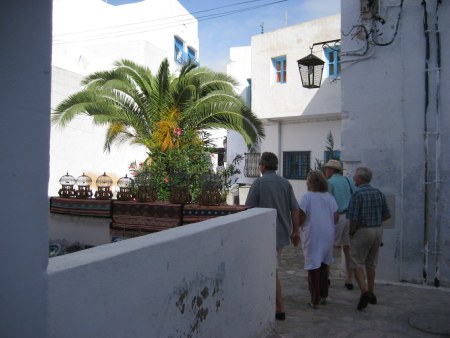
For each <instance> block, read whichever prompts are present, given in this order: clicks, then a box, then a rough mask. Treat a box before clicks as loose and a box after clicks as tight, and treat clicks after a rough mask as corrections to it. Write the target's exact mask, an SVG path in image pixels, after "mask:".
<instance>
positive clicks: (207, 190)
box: [198, 173, 223, 205]
mask: <svg viewBox="0 0 450 338" xmlns="http://www.w3.org/2000/svg"><path fill="white" fill-rule="evenodd" d="M222 190H223V180H222V178H221V177H220V175H218V174H215V173H209V174H206V175H203V176H202V183H201V191H200V194H199V198H198V203H199V204H200V205H219V204H220V203H221V202H222V196H221V195H222V194H221V193H222Z"/></svg>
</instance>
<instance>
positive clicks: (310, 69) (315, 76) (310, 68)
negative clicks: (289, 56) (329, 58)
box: [297, 48, 325, 89]
mask: <svg viewBox="0 0 450 338" xmlns="http://www.w3.org/2000/svg"><path fill="white" fill-rule="evenodd" d="M297 63H298V71H299V72H300V77H301V79H302V86H303V87H304V88H309V89H310V88H319V87H320V84H321V82H322V72H323V65H324V64H325V62H323V61H322V60H321V59H319V58H318V57H317V56H315V55H313V53H312V48H311V54H309V55H308V56H305V57H304V58H302V59H300V60H298V61H297Z"/></svg>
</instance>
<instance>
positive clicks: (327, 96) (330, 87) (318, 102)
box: [303, 79, 341, 116]
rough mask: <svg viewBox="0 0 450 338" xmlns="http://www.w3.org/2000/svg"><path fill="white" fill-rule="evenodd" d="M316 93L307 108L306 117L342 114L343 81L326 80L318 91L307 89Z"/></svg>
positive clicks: (304, 113)
mask: <svg viewBox="0 0 450 338" xmlns="http://www.w3.org/2000/svg"><path fill="white" fill-rule="evenodd" d="M305 90H313V91H315V94H314V96H313V97H312V99H311V101H310V102H309V103H308V105H307V106H306V108H305V110H304V112H303V116H305V115H323V114H332V113H340V112H341V80H340V79H325V80H324V81H323V82H322V85H321V86H320V88H318V89H305Z"/></svg>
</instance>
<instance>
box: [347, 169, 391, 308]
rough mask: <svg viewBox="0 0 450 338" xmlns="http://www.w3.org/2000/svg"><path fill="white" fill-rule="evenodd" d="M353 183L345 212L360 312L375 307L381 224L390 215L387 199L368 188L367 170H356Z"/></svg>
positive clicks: (369, 174) (369, 177)
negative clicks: (358, 292) (371, 305)
mask: <svg viewBox="0 0 450 338" xmlns="http://www.w3.org/2000/svg"><path fill="white" fill-rule="evenodd" d="M353 179H354V181H355V184H356V186H357V187H358V189H357V190H356V191H355V193H354V194H353V195H352V198H351V199H350V203H349V205H348V210H347V218H348V219H349V220H350V233H349V234H350V266H351V268H352V269H353V271H354V274H355V279H356V281H357V282H358V286H359V289H360V290H361V296H360V298H359V303H358V306H357V309H358V310H362V309H364V308H365V307H366V306H367V305H368V304H369V303H371V304H376V303H377V297H376V296H375V293H374V287H375V268H376V266H377V263H378V250H379V248H380V245H381V240H382V236H383V228H382V227H381V223H383V221H385V220H387V219H389V218H390V217H391V215H390V212H389V208H388V206H387V202H386V196H384V194H383V193H382V192H381V191H380V190H378V189H376V188H373V187H372V186H371V185H370V184H369V183H370V181H371V180H372V171H371V170H370V169H369V168H366V167H359V168H357V169H356V172H355V175H354V177H353ZM364 267H365V272H364ZM366 278H367V283H366Z"/></svg>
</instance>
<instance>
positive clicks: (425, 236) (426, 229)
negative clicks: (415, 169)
mask: <svg viewBox="0 0 450 338" xmlns="http://www.w3.org/2000/svg"><path fill="white" fill-rule="evenodd" d="M422 6H423V30H424V34H425V43H426V51H425V107H424V108H425V110H424V125H423V128H424V130H423V138H424V140H423V141H424V149H423V150H424V196H423V206H424V213H423V270H422V278H423V281H422V282H423V284H427V277H428V276H427V272H428V254H429V223H428V208H429V190H428V184H429V182H428V145H429V139H428V109H429V95H430V88H429V87H430V84H429V75H428V71H429V63H430V32H429V31H428V13H427V4H426V1H425V0H422Z"/></svg>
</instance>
